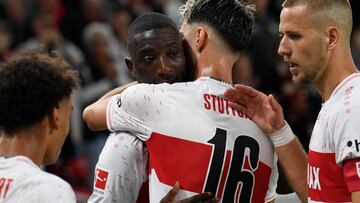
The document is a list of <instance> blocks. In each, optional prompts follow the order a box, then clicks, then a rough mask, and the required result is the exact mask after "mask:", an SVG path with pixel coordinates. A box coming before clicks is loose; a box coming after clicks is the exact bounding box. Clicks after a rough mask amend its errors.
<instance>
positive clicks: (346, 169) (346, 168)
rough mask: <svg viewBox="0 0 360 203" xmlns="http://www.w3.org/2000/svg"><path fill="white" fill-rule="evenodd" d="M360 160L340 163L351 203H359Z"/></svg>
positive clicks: (355, 159)
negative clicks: (359, 168) (359, 170)
mask: <svg viewBox="0 0 360 203" xmlns="http://www.w3.org/2000/svg"><path fill="white" fill-rule="evenodd" d="M358 163H360V158H354V159H348V160H345V161H343V162H342V166H343V174H344V180H345V183H346V185H347V188H348V190H349V192H351V198H352V202H353V203H355V202H356V203H360V178H359V176H360V175H359V172H358V165H359V164H358Z"/></svg>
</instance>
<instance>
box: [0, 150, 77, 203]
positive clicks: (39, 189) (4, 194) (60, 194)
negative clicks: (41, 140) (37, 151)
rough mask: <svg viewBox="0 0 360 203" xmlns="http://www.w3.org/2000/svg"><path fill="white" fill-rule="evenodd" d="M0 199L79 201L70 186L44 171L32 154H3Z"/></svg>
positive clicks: (55, 202) (26, 202)
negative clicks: (7, 156) (4, 155)
mask: <svg viewBox="0 0 360 203" xmlns="http://www.w3.org/2000/svg"><path fill="white" fill-rule="evenodd" d="M0 202H9V203H11V202H16V203H38V202H44V203H46V202H49V203H50V202H51V203H71V202H76V200H75V194H74V192H73V190H72V189H71V186H70V185H69V184H68V183H66V182H65V181H64V180H62V179H60V178H59V177H57V176H55V175H52V174H49V173H46V172H44V171H42V170H41V169H40V168H39V167H38V166H36V165H35V164H34V163H33V162H32V161H31V160H30V159H29V158H27V157H25V156H15V157H10V158H4V157H0Z"/></svg>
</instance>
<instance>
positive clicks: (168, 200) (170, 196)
mask: <svg viewBox="0 0 360 203" xmlns="http://www.w3.org/2000/svg"><path fill="white" fill-rule="evenodd" d="M179 190H180V183H179V182H176V183H175V185H174V187H173V188H172V189H171V190H170V191H169V192H168V193H167V194H166V196H165V197H163V198H162V199H161V201H160V203H199V202H207V203H217V202H219V201H220V199H219V198H215V197H212V194H211V192H204V193H201V194H198V195H194V196H192V197H189V198H187V199H183V200H179V201H174V198H175V196H176V194H177V193H178V191H179Z"/></svg>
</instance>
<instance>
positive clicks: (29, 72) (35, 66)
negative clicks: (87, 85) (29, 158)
mask: <svg viewBox="0 0 360 203" xmlns="http://www.w3.org/2000/svg"><path fill="white" fill-rule="evenodd" d="M78 84H79V77H78V72H77V71H74V70H72V68H71V67H70V65H69V64H68V63H66V62H65V61H64V60H63V59H62V58H61V57H59V56H57V55H56V54H55V53H51V54H44V53H34V52H33V53H23V54H21V55H19V56H17V57H16V58H14V59H12V60H10V61H8V62H5V63H3V64H0V106H1V108H0V130H5V132H8V133H9V132H14V131H16V130H19V129H23V128H27V127H31V126H32V125H34V124H36V123H38V122H40V121H42V120H43V119H44V118H45V117H46V116H47V115H49V114H50V113H51V111H52V110H53V109H54V108H55V107H56V106H58V104H59V102H60V101H61V100H63V99H65V98H67V97H70V95H71V93H72V92H73V90H74V89H75V88H76V87H77V86H78ZM10 134H11V133H10Z"/></svg>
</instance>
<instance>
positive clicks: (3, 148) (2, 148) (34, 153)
mask: <svg viewBox="0 0 360 203" xmlns="http://www.w3.org/2000/svg"><path fill="white" fill-rule="evenodd" d="M41 139H42V137H41V136H40V135H39V132H38V131H36V130H35V131H34V130H28V131H27V133H26V131H25V130H24V131H21V132H17V133H13V134H11V135H5V133H2V134H0V156H4V157H14V156H20V155H21V156H26V157H28V158H30V159H31V160H32V161H33V162H34V163H35V164H36V165H38V166H40V165H41V164H42V162H43V158H44V154H45V147H44V144H42V143H41V142H44V140H41Z"/></svg>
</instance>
